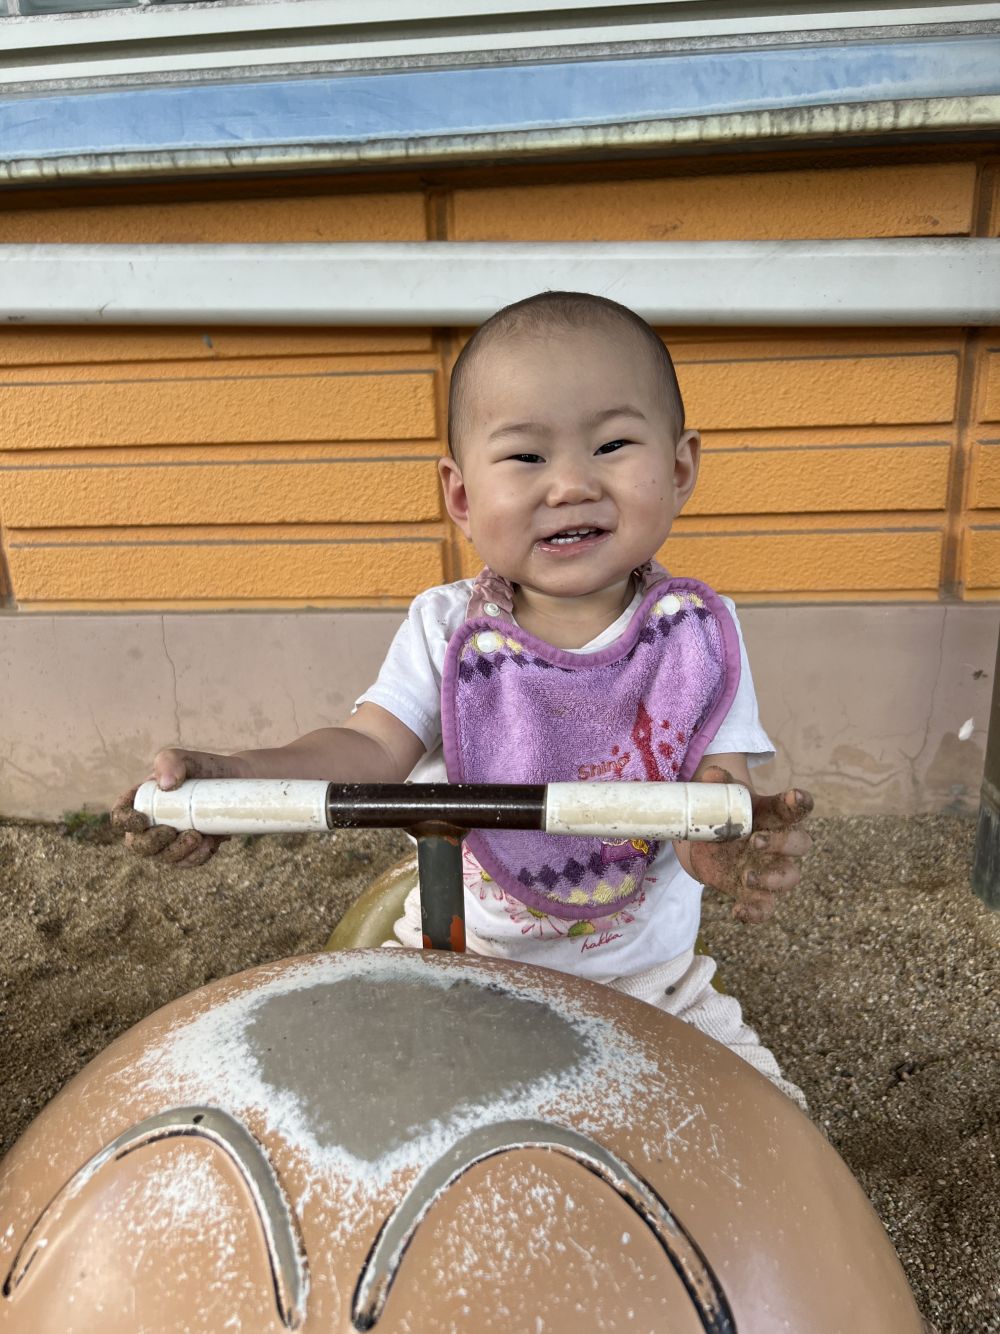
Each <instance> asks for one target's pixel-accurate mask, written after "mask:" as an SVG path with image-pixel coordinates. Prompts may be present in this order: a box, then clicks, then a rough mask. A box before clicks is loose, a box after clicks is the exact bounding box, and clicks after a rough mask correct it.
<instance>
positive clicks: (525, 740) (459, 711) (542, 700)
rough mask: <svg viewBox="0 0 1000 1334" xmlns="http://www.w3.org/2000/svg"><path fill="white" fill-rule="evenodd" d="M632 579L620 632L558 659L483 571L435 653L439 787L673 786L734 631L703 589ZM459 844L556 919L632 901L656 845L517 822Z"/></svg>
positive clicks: (688, 583)
mask: <svg viewBox="0 0 1000 1334" xmlns="http://www.w3.org/2000/svg"><path fill="white" fill-rule="evenodd" d="M643 574H644V575H645V582H646V584H647V588H646V593H645V596H644V597H643V599H642V601H641V603H640V605H639V606H638V608H637V609H636V611H635V614H634V615H633V616H632V618H631V620H630V621H629V624H628V626H627V628H626V629H625V631H624V633H623V634H622V635H621V636H620V638H618V639H616V640H615V641H614V643H612V644H609V645H608V647H607V648H603V649H600V650H598V651H597V652H596V653H567V652H566V651H565V650H564V649H558V648H555V647H553V646H552V645H551V644H546V643H545V642H544V641H543V640H541V639H536V638H535V636H534V635H530V634H528V633H526V632H525V631H523V630H521V629H520V628H519V627H518V626H517V625H516V624H515V623H514V621H513V617H512V615H511V605H512V599H511V597H510V596H506V595H505V593H504V583H503V581H502V580H497V577H496V576H495V575H493V574H492V573H491V572H490V571H484V574H483V575H482V576H480V579H478V580H477V581H476V585H475V587H474V589H473V594H472V597H471V599H470V612H471V618H470V619H469V620H467V621H465V623H464V624H463V625H462V626H461V627H460V628H459V629H458V630H457V631H456V632H455V634H454V635H453V636H452V638H451V640H450V641H449V644H448V651H447V654H446V656H445V665H444V675H443V679H442V687H441V705H442V707H441V716H442V733H443V738H444V756H445V763H446V765H447V771H448V778H449V780H450V781H451V782H453V783H550V782H572V781H579V780H583V781H588V782H599V783H616V782H635V781H645V782H672V781H674V780H676V779H681V780H684V779H687V778H689V777H690V776H691V774H692V773H694V771H695V769H696V768H697V766H698V763H699V761H700V760H701V757H702V755H703V754H704V753H705V749H706V747H707V746H708V743H709V742H710V741H711V739H712V737H713V736H714V735H715V732H716V731H717V730H718V727H719V724H720V723H721V722H722V720H723V718H724V717H725V716H726V714H727V712H728V711H729V707H730V705H731V704H732V701H733V698H734V696H735V694H736V689H737V686H738V685H739V676H740V654H739V640H738V636H737V633H736V627H735V626H734V624H733V620H732V617H731V616H730V615H729V612H728V611H727V609H726V607H725V605H724V603H723V602H722V600H721V599H720V598H719V596H718V595H717V594H716V593H714V592H713V591H712V590H711V589H710V588H708V587H706V585H704V584H702V583H699V582H698V581H697V580H695V579H672V578H671V577H670V576H669V575H668V574H667V573H666V571H665V570H662V569H660V568H659V567H655V566H654V567H652V569H651V570H649V571H648V572H647V571H645V570H644V571H643ZM507 587H508V588H509V585H508V586H507ZM484 590H485V593H484ZM466 842H467V844H468V846H469V848H470V849H471V851H472V852H473V854H474V856H475V857H476V859H477V860H478V861H479V863H480V865H481V866H482V867H483V869H484V870H485V871H486V872H487V873H488V874H489V875H491V876H492V877H493V878H494V879H495V880H496V881H497V882H498V884H499V885H500V886H501V887H502V888H503V889H505V890H507V892H508V893H510V894H512V895H514V897H515V898H518V899H520V900H521V902H523V903H525V904H527V906H528V907H529V908H536V909H538V910H540V911H543V912H546V913H551V914H553V915H555V916H557V917H565V918H589V917H593V916H594V915H595V913H599V914H600V915H601V916H606V915H607V914H609V913H612V912H615V911H616V910H617V909H618V908H621V907H624V906H625V905H626V904H628V903H630V902H632V901H633V900H634V899H636V898H638V897H639V895H640V893H641V890H642V882H643V879H644V877H645V875H646V871H647V869H648V867H649V864H650V863H651V862H652V860H653V858H654V857H655V856H656V853H657V845H656V844H655V843H653V844H650V843H647V842H646V841H645V840H643V839H631V840H628V839H627V840H618V841H612V840H607V839H600V838H578V837H575V836H562V835H556V834H543V833H536V832H533V831H519V830H498V831H489V830H476V831H475V832H473V833H471V834H469V835H468V837H467V839H466Z"/></svg>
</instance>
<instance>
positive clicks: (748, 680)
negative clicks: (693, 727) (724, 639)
mask: <svg viewBox="0 0 1000 1334" xmlns="http://www.w3.org/2000/svg"><path fill="white" fill-rule="evenodd" d="M722 601H723V602H724V603H725V605H726V608H727V609H728V611H729V613H730V615H731V616H732V618H733V624H734V626H735V627H736V634H737V636H738V638H739V641H740V684H739V687H738V689H737V691H736V697H735V698H734V700H733V702H732V704H731V705H730V708H729V712H728V713H727V714H726V716H725V718H724V719H723V720H722V723H721V725H720V727H719V730H718V731H717V732H716V734H715V736H714V737H713V738H712V740H711V741H710V742H709V743H708V746H707V747H706V748H705V754H706V755H746V756H747V762H748V764H751V765H754V764H763V763H764V762H765V761H766V760H770V759H773V758H774V746H773V745H772V744H771V738H770V737H769V736H768V735H767V733H766V732H765V731H764V729H763V727H762V726H761V722H760V715H759V713H758V710H757V693H756V691H755V690H754V686H753V676H752V675H751V672H750V662H749V660H748V658H747V650H746V645H745V644H744V642H743V631H742V630H741V629H740V621H739V617H738V616H737V615H736V607H735V606H734V604H733V602H732V601H731V599H729V598H727V597H724V598H723V599H722Z"/></svg>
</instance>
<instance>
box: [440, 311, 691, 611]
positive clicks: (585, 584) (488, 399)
mask: <svg viewBox="0 0 1000 1334" xmlns="http://www.w3.org/2000/svg"><path fill="white" fill-rule="evenodd" d="M698 449H699V440H698V436H697V433H696V432H693V431H688V432H683V433H679V431H678V425H677V421H676V415H675V411H674V408H673V405H672V403H671V402H670V401H669V399H668V396H667V394H666V393H665V392H664V389H663V386H662V384H661V381H660V380H659V379H658V376H657V372H656V368H655V366H654V363H653V359H652V357H651V356H650V354H649V351H648V349H647V348H646V347H645V346H644V344H643V342H642V340H641V339H640V338H639V337H638V336H637V335H634V334H632V333H630V332H629V331H628V330H627V329H617V328H610V327H609V328H607V329H599V328H598V329H578V330H572V331H559V332H558V333H557V332H553V333H551V334H545V333H540V334H537V335H536V334H533V335H525V336H514V337H510V338H502V337H501V338H498V339H496V340H495V341H494V342H493V343H490V344H488V345H487V346H486V347H485V348H484V349H483V351H482V352H481V353H480V355H479V359H478V360H477V363H476V364H475V367H474V372H473V376H472V383H471V384H470V388H469V392H468V396H467V400H466V407H465V411H464V413H463V430H462V438H461V440H460V442H459V457H458V459H457V460H453V459H445V460H442V464H441V474H442V480H443V483H444V490H445V499H446V503H447V505H448V511H449V513H450V514H451V516H452V518H453V520H454V521H455V523H456V524H457V525H458V527H459V528H460V529H461V531H462V532H463V533H464V534H465V536H466V537H468V538H469V539H470V540H471V541H472V542H473V544H474V545H475V547H476V550H477V551H478V552H479V555H480V556H481V557H482V558H483V560H484V561H485V562H486V564H487V565H489V566H490V568H491V569H493V570H495V571H496V572H497V573H499V574H502V575H504V576H505V577H506V578H507V579H509V580H510V581H511V583H513V584H514V585H516V586H517V587H518V588H519V589H520V590H524V591H525V592H526V593H527V594H528V595H529V596H531V595H534V596H536V597H539V596H540V597H545V598H581V597H582V598H586V597H588V596H591V595H595V594H601V593H605V592H607V591H608V590H613V589H616V588H619V589H621V590H624V589H625V588H626V586H627V584H628V580H629V576H630V574H631V572H632V570H633V569H635V568H636V567H637V566H639V565H641V564H642V563H643V562H644V561H646V560H649V559H650V558H651V557H652V556H654V555H655V554H656V552H657V551H658V550H659V548H660V547H661V546H662V544H663V542H664V541H665V540H666V538H667V535H668V534H669V532H670V528H671V525H672V524H673V521H674V518H675V517H676V515H677V514H678V513H679V512H680V510H681V508H682V506H683V504H684V502H685V501H686V499H687V497H688V495H689V494H690V492H691V490H692V488H693V486H694V482H695V478H696V476H697V468H698Z"/></svg>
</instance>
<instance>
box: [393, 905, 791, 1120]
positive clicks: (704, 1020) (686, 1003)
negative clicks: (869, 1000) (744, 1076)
mask: <svg viewBox="0 0 1000 1334" xmlns="http://www.w3.org/2000/svg"><path fill="white" fill-rule="evenodd" d="M393 931H394V932H395V934H396V940H397V941H398V942H399V943H400V944H401V945H405V946H406V947H407V948H408V949H420V947H421V945H422V944H423V934H422V932H421V927H420V893H419V890H418V889H416V888H414V889H412V890H411V891H410V893H409V894H407V896H406V903H405V906H404V910H403V916H402V917H400V918H399V919H398V921H397V922H396V923H395V925H394V926H393ZM387 943H388V944H389V945H394V944H395V943H396V941H389V942H387ZM467 943H468V945H469V949H470V953H475V950H474V948H473V942H472V941H471V940H470V941H468V942H467ZM715 969H716V964H715V960H714V959H710V958H709V957H708V956H707V955H706V954H695V952H694V950H688V951H687V952H686V953H685V954H681V955H678V957H677V958H676V959H671V960H670V961H669V962H668V963H662V964H657V966H656V967H655V968H647V969H646V971H645V972H642V973H635V974H634V975H633V976H631V977H616V978H613V979H612V980H611V981H610V982H608V983H607V985H608V986H610V987H614V989H615V990H616V991H621V992H624V993H625V995H626V996H634V997H635V998H636V999H637V1000H644V1001H646V1002H647V1003H648V1004H650V1005H655V1006H656V1007H657V1009H659V1010H663V1011H665V1012H666V1013H667V1014H672V1015H674V1016H675V1017H676V1018H677V1019H683V1020H684V1022H685V1023H686V1024H691V1025H692V1027H693V1028H697V1029H698V1031H699V1032H701V1033H704V1034H706V1036H707V1037H710V1038H714V1039H715V1041H716V1042H721V1043H722V1045H723V1046H724V1047H728V1048H729V1050H730V1051H731V1052H734V1053H735V1054H736V1055H737V1056H739V1057H741V1058H742V1059H743V1060H744V1061H746V1062H747V1064H748V1065H752V1066H753V1068H754V1069H755V1070H759V1071H760V1073H761V1074H762V1075H766V1076H767V1078H768V1079H769V1080H770V1081H771V1083H772V1084H775V1085H777V1087H778V1088H779V1089H781V1091H782V1093H785V1094H787V1095H788V1097H789V1098H791V1099H792V1101H793V1102H796V1103H798V1105H799V1106H800V1107H801V1108H802V1110H803V1111H804V1112H808V1110H809V1108H808V1105H807V1103H806V1099H805V1094H804V1093H803V1092H802V1090H801V1089H800V1088H799V1087H798V1086H797V1085H796V1084H793V1083H791V1081H790V1080H787V1079H785V1078H784V1077H783V1076H782V1073H781V1069H780V1067H779V1065H778V1062H777V1061H776V1060H775V1059H774V1056H773V1054H772V1053H771V1052H770V1051H768V1049H767V1047H765V1046H763V1045H762V1044H761V1041H760V1038H759V1037H758V1036H757V1034H756V1033H755V1032H754V1030H753V1029H752V1028H750V1027H749V1025H748V1024H745V1023H744V1022H743V1011H742V1010H741V1008H740V1003H739V1001H737V1000H734V999H733V997H732V996H724V995H723V994H722V992H720V991H716V989H715V987H713V986H712V978H713V977H714V976H715Z"/></svg>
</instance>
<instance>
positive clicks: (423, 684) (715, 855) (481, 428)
mask: <svg viewBox="0 0 1000 1334" xmlns="http://www.w3.org/2000/svg"><path fill="white" fill-rule="evenodd" d="M700 448H701V441H700V438H699V436H698V433H697V432H696V431H693V430H688V429H687V428H686V427H685V422H684V407H683V403H682V400H681V395H680V392H679V389H678V385H677V380H676V377H675V374H674V369H673V364H672V362H671V359H670V356H669V353H668V352H667V350H666V348H665V347H664V346H663V344H662V342H661V341H660V339H659V338H658V337H657V335H656V334H655V333H654V331H653V330H652V329H651V328H650V326H649V325H648V324H646V323H645V321H644V320H642V319H641V318H640V317H639V316H637V315H636V314H634V312H632V311H630V310H628V309H627V308H626V307H624V306H620V305H618V304H617V303H615V302H613V301H609V300H606V299H604V298H602V297H597V296H591V295H588V294H584V293H575V292H547V293H543V294H541V295H539V296H535V297H531V298H529V299H528V300H526V301H520V302H518V303H516V304H515V305H512V306H508V307H506V308H505V309H503V310H501V311H499V312H498V313H497V314H496V315H494V316H493V317H492V318H491V319H489V320H487V322H486V323H485V324H484V325H482V327H481V328H480V329H479V330H478V331H477V332H476V334H475V335H474V336H473V338H472V339H471V340H470V341H469V343H468V344H467V345H466V347H465V348H464V349H463V351H462V353H461V355H460V356H459V358H458V360H457V362H456V365H455V369H454V372H453V374H452V380H451V393H450V403H449V451H450V452H449V455H448V457H446V458H443V459H442V460H441V461H440V463H439V471H440V476H441V483H442V486H443V489H444V499H445V504H446V506H447V509H448V513H449V514H450V516H451V518H452V519H453V521H454V522H455V524H456V525H457V526H458V528H459V529H460V530H461V532H462V533H463V534H464V535H465V536H466V537H467V538H468V539H469V540H470V541H471V542H472V543H473V545H474V546H475V548H476V551H477V552H478V554H479V556H480V557H481V558H482V560H483V561H484V563H485V566H486V568H485V570H484V571H483V573H482V574H481V575H480V576H479V577H478V578H477V579H476V580H468V579H465V580H460V581H458V582H457V583H453V584H447V585H445V586H443V587H440V588H432V589H429V590H428V591H427V592H425V593H422V594H420V596H419V597H417V598H416V599H415V601H414V602H413V604H412V606H411V608H410V611H409V614H408V616H407V619H406V621H405V623H404V624H403V625H402V627H401V628H400V630H399V632H398V633H397V635H396V637H395V639H394V641H393V643H392V645H391V647H390V649H389V652H388V655H387V657H386V660H385V662H384V664H383V666H382V670H381V671H380V673H379V676H378V680H377V681H376V682H375V684H374V685H373V686H372V687H371V688H370V689H369V690H367V691H366V692H365V694H364V695H362V697H361V699H360V700H359V701H358V703H357V706H356V708H355V711H354V712H353V714H352V715H351V717H350V718H349V719H348V720H347V721H346V722H345V723H344V724H343V726H341V727H335V728H322V729H320V730H318V731H315V732H310V733H308V734H307V735H306V736H303V737H300V738H299V739H298V740H297V741H293V742H291V744H289V745H287V746H280V747H276V748H273V749H266V750H256V751H243V752H240V753H238V754H235V755H229V756H222V755H214V754H208V753H205V752H201V751H188V750H180V749H176V748H170V749H167V750H161V751H160V752H159V753H158V754H157V756H156V758H155V760H154V764H153V776H154V777H155V778H156V780H157V782H158V783H159V785H160V786H161V787H162V788H172V787H175V786H177V785H178V784H179V783H181V782H183V781H184V780H185V779H187V778H196V777H217V778H218V777H230V778H249V777H261V778H263V777H276V778H316V779H327V780H330V781H334V782H337V781H340V782H367V783H380V782H381V783H393V782H400V781H402V780H404V779H405V778H407V777H408V776H409V777H412V779H413V780H414V781H418V782H420V781H423V782H429V781H433V780H438V781H443V780H445V779H446V778H450V779H451V780H452V781H465V782H525V783H528V782H535V783H538V782H545V781H555V780H569V779H581V778H584V779H589V780H592V781H618V780H634V779H645V780H649V779H662V780H671V779H684V780H694V781H699V780H700V781H705V782H729V781H736V782H740V783H744V784H746V786H747V787H749V788H750V789H751V792H753V785H752V783H751V779H750V773H749V764H750V763H752V762H753V761H755V760H756V761H760V760H761V759H765V758H767V757H768V756H769V755H770V754H771V753H772V751H771V745H770V741H769V740H768V737H767V735H766V734H765V732H764V731H763V730H762V728H761V726H760V723H759V721H758V716H757V703H756V698H755V695H754V689H753V682H752V680H751V676H750V670H749V667H748V664H747V660H746V652H745V649H744V647H743V641H742V636H741V634H740V630H739V625H738V622H737V619H736V616H735V612H734V609H733V605H732V603H731V602H729V601H728V599H725V598H720V597H719V596H718V595H717V594H715V593H713V592H712V590H711V589H709V588H707V587H706V586H705V585H702V584H699V583H698V582H697V581H695V580H691V579H671V578H670V576H669V575H668V574H667V573H666V571H665V570H663V569H662V568H661V567H660V566H658V565H657V564H656V563H655V560H654V557H655V555H656V553H657V552H658V551H659V550H660V548H661V547H662V546H663V543H664V542H665V541H666V539H667V537H668V535H669V533H670V529H671V526H672V524H673V521H674V519H675V517H676V516H677V515H678V514H679V513H680V512H681V510H682V508H683V507H684V504H685V502H686V501H687V499H688V497H689V496H690V495H691V493H692V491H693V490H694V486H695V482H696V480H697V476H698V465H699V458H700ZM133 796H134V791H133V792H130V793H128V794H126V796H125V797H123V798H122V799H121V800H120V801H119V803H118V805H117V807H116V811H115V819H116V822H117V823H118V824H119V825H120V826H121V827H124V828H125V829H126V830H128V831H129V832H128V839H127V841H128V842H129V843H130V844H131V846H132V847H133V848H134V850H135V851H137V852H139V853H141V854H143V855H147V856H155V857H156V858H157V859H158V860H159V861H161V862H167V863H171V864H173V865H175V866H178V867H190V866H200V865H201V864H202V863H203V862H205V861H206V860H207V859H208V857H210V856H211V855H212V853H213V852H214V850H215V848H216V846H217V845H218V842H219V839H217V838H212V837H208V836H202V835H199V834H197V833H193V832H187V833H183V834H180V835H175V833H174V831H173V830H170V829H166V828H156V829H145V827H144V826H145V822H144V820H143V818H142V817H141V816H139V815H138V814H137V813H136V812H135V811H133V810H132V805H131V803H132V797H133ZM753 806H754V823H753V832H752V834H751V835H750V836H749V837H748V838H746V839H743V840H739V841H736V842H729V843H688V842H680V841H678V842H675V843H673V844H672V845H671V844H664V845H662V846H657V845H656V844H652V845H650V844H648V843H645V842H644V841H643V840H641V839H633V840H621V841H614V840H601V839H586V840H585V839H569V840H566V842H565V843H562V842H561V841H560V840H557V839H556V837H555V836H548V835H542V834H527V835H525V834H513V833H512V834H502V833H498V832H496V831H493V832H492V833H487V832H481V833H480V832H477V833H476V834H472V835H470V836H469V838H468V840H467V843H466V849H465V882H466V896H465V897H466V919H467V920H466V931H467V942H468V948H469V949H470V950H471V951H473V952H475V953H478V954H486V955H490V956H493V957H502V958H509V959H517V960H523V961H530V962H534V963H538V964H542V965H544V966H547V967H551V968H557V969H561V970H563V971H565V972H572V973H576V974H579V975H580V976H585V977H589V978H591V979H593V980H595V981H598V982H603V983H606V984H608V985H610V986H613V987H615V988H617V989H618V990H621V991H624V992H626V993H628V994H630V995H633V996H638V997H640V998H642V999H644V1000H647V1001H649V1002H651V1003H652V1004H655V1005H657V1006H659V1007H660V1008H661V1009H663V1010H666V1011H668V1012H669V1013H672V1014H675V1015H678V1016H679V1017H680V1018H682V1019H685V1020H687V1021H688V1022H690V1023H693V1024H694V1025H696V1026H697V1027H698V1028H700V1029H701V1030H702V1031H704V1032H706V1033H707V1034H709V1035H710V1036H711V1037H713V1038H715V1039H717V1040H718V1041H721V1042H723V1043H725V1044H726V1045H728V1046H729V1047H730V1048H731V1049H732V1050H733V1051H734V1052H736V1053H737V1054H739V1055H740V1056H742V1057H743V1058H744V1059H745V1060H747V1061H749V1062H750V1063H751V1064H753V1065H754V1066H755V1067H756V1068H757V1069H758V1070H760V1071H762V1072H763V1073H764V1074H766V1075H767V1076H768V1077H769V1078H771V1079H772V1080H773V1081H774V1082H775V1083H776V1084H778V1086H779V1087H781V1088H782V1089H783V1090H784V1091H785V1092H786V1093H788V1094H789V1096H791V1097H793V1098H795V1099H796V1100H797V1101H798V1102H800V1103H802V1104H803V1105H804V1100H803V1098H802V1095H801V1093H800V1092H799V1090H798V1089H797V1088H796V1087H795V1086H794V1085H793V1084H790V1083H789V1082H788V1081H786V1080H784V1079H783V1078H782V1077H781V1074H780V1071H779V1069H778V1066H777V1063H776V1061H775V1059H774V1057H773V1056H772V1054H771V1053H770V1052H769V1051H768V1050H767V1049H766V1048H764V1047H763V1046H761V1044H760V1042H759V1040H758V1038H757V1035H756V1034H755V1033H754V1031H753V1030H752V1029H751V1028H749V1027H747V1026H746V1025H745V1024H744V1023H743V1019H742V1014H741V1011H740V1007H739V1004H738V1003H737V1002H736V1001H735V1000H733V999H732V998H731V997H728V996H724V995H722V994H721V993H719V992H718V991H716V990H715V988H714V987H713V986H712V985H711V979H712V976H713V974H714V972H715V964H714V963H713V962H712V960H711V959H709V958H707V957H706V956H705V955H702V954H695V953H694V946H695V939H696V936H697V931H698V922H699V916H700V905H701V893H702V886H703V885H704V886H709V887H711V888H712V889H714V890H717V891H719V892H721V893H724V894H727V895H730V896H731V897H732V898H733V900H734V905H733V913H734V916H736V917H738V918H739V919H741V920H743V921H747V922H757V921H761V920H763V919H764V918H765V917H767V916H769V915H770V913H771V912H772V911H773V909H774V903H775V897H776V895H778V894H781V893H784V892H785V891H787V890H789V889H791V888H792V887H793V886H794V885H795V884H797V883H798V880H799V862H800V860H801V858H802V857H803V855H804V854H805V853H806V852H807V851H808V849H809V846H810V838H809V835H808V834H807V833H806V831H805V829H804V828H803V827H802V822H803V820H804V819H805V817H806V816H807V815H808V813H809V811H810V809H811V808H812V801H811V799H810V797H809V795H808V794H807V793H804V792H801V791H797V790H793V791H789V792H785V793H781V794H777V795H771V796H764V795H759V794H754V795H753ZM557 842H559V843H560V847H559V849H558V850H557V849H556V848H555V847H554V846H553V845H554V844H555V843H557ZM396 935H397V937H398V938H399V941H400V942H401V943H402V944H405V945H413V946H419V944H420V914H419V903H418V901H417V899H416V893H415V892H414V894H412V895H411V896H410V898H409V899H408V900H407V904H406V911H405V916H404V917H403V918H402V919H401V920H400V921H399V922H398V923H397V924H396Z"/></svg>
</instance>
